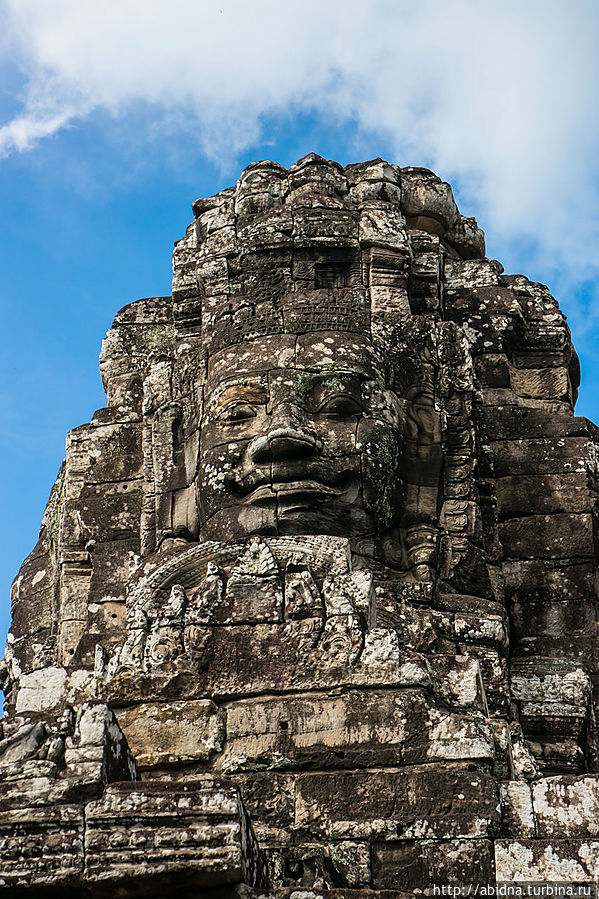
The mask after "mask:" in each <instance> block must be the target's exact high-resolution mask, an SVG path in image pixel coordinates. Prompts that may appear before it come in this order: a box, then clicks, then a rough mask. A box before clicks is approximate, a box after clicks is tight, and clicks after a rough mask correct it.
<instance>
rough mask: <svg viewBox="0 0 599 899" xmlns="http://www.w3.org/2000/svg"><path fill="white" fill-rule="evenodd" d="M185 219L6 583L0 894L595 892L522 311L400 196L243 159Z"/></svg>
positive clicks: (577, 715)
mask: <svg viewBox="0 0 599 899" xmlns="http://www.w3.org/2000/svg"><path fill="white" fill-rule="evenodd" d="M193 212H194V216H195V220H194V222H193V223H192V225H191V226H190V227H189V228H188V230H187V233H186V235H185V237H184V238H183V239H182V240H180V241H178V243H177V244H176V246H175V251H174V256H173V269H174V277H173V293H172V296H169V297H156V298H152V299H143V300H139V301H138V302H135V303H132V304H131V305H129V306H126V307H125V308H124V309H122V310H121V311H120V312H119V313H118V315H117V317H116V319H115V322H114V325H113V327H112V329H111V330H110V331H109V333H108V336H107V337H106V340H105V342H104V345H103V349H102V354H101V359H100V366H101V371H102V377H103V380H104V384H105V387H106V392H107V396H108V401H107V407H106V408H105V409H101V410H99V411H98V412H96V413H95V415H94V416H93V419H92V421H91V422H90V423H89V424H85V425H82V426H81V427H78V428H76V429H75V430H74V431H72V432H71V433H70V434H69V436H68V438H67V453H66V460H65V462H64V465H63V467H62V469H61V471H60V474H59V477H58V480H57V482H56V485H55V486H54V488H53V490H52V494H51V496H50V500H49V503H48V507H47V509H46V512H45V515H44V519H43V523H42V528H41V531H40V537H39V541H38V544H37V546H36V547H35V549H34V550H33V552H32V553H31V555H30V556H29V557H28V558H27V559H26V561H25V562H24V564H23V567H22V568H21V571H20V573H19V575H18V577H17V579H16V580H15V584H14V589H13V596H12V614H13V624H12V630H11V633H10V636H9V640H8V645H7V649H6V655H5V659H4V662H3V665H2V679H3V684H4V691H5V695H6V702H5V716H4V719H3V722H2V739H1V742H0V895H11V896H19V895H21V894H22V895H24V896H36V897H37V896H40V897H50V896H55V895H56V896H61V897H65V899H66V897H69V896H77V897H79V896H81V897H93V899H96V897H104V896H118V897H163V896H166V895H171V894H172V895H177V896H182V897H191V896H197V895H199V894H200V893H202V891H209V892H210V895H219V896H229V895H231V896H232V895H239V896H245V897H250V896H281V897H300V899H306V897H308V899H313V897H325V896H329V895H330V896H331V897H343V899H350V897H356V899H363V897H366V896H368V895H372V891H375V893H378V892H380V891H393V892H385V893H384V895H385V896H387V897H391V896H393V895H399V894H400V893H402V894H411V893H416V894H422V893H424V894H430V895H432V894H433V890H434V887H435V885H442V884H449V883H451V884H457V883H461V884H471V883H477V884H478V883H480V884H485V883H493V882H495V881H496V880H497V881H500V882H503V881H528V882H530V881H533V882H535V881H536V882H538V881H568V882H589V881H594V880H595V879H596V878H599V774H598V773H597V772H598V771H599V736H598V733H597V726H596V717H597V713H596V703H597V700H598V696H597V689H596V688H597V684H598V675H599V669H598V664H599V660H598V652H597V649H598V641H597V582H596V564H595V563H596V554H597V543H596V528H597V522H596V517H595V509H596V493H597V471H598V469H597V454H596V446H597V442H598V431H597V428H596V427H595V426H594V425H593V424H591V423H590V422H588V421H587V420H586V419H583V418H576V417H574V414H573V406H574V401H575V398H576V389H577V385H578V383H579V368H578V362H577V357H576V354H575V353H574V350H573V348H572V344H571V340H570V333H569V331H568V328H567V326H566V322H565V319H564V316H563V315H562V313H561V312H560V310H559V307H558V305H557V303H556V301H555V300H554V299H553V298H552V296H551V295H550V293H549V291H548V290H547V288H545V287H544V286H543V285H541V284H536V283H531V282H530V281H528V280H527V279H526V278H525V277H523V276H521V275H505V274H504V272H503V268H502V266H501V265H500V264H499V263H498V262H496V261H494V260H492V259H487V258H485V244H484V237H483V234H482V232H481V231H480V229H479V228H478V227H477V225H476V223H475V221H474V220H473V219H471V218H464V217H463V216H462V215H460V213H459V211H458V209H457V207H456V204H455V202H454V199H453V196H452V193H451V189H450V187H449V185H448V184H446V183H444V182H442V181H441V180H440V179H439V178H438V177H436V176H435V175H434V174H433V173H432V172H430V171H428V170H425V169H418V168H398V167H397V166H395V165H389V164H388V163H386V162H383V161H381V160H380V159H377V160H374V161H372V162H365V163H359V164H357V165H349V166H346V167H345V168H343V167H341V166H340V165H337V164H336V163H334V162H327V161H325V160H324V159H322V158H320V157H319V156H316V155H314V154H311V155H309V156H307V157H305V158H304V159H301V160H300V161H299V162H297V163H296V164H295V165H293V166H291V168H290V169H289V170H286V169H284V168H283V167H281V166H280V165H277V164H275V163H273V162H257V163H254V164H252V165H250V166H248V168H246V169H245V171H244V172H243V173H242V174H241V177H240V179H239V181H238V183H237V184H236V186H235V187H232V188H230V189H228V190H224V191H222V192H221V193H219V194H217V195H216V196H214V197H210V198H209V199H202V200H198V201H196V203H194V205H193ZM206 895H208V894H206Z"/></svg>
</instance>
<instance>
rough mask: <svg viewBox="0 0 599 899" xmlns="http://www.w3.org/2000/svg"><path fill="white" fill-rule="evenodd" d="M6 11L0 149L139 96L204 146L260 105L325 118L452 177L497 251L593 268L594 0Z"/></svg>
mask: <svg viewBox="0 0 599 899" xmlns="http://www.w3.org/2000/svg"><path fill="white" fill-rule="evenodd" d="M2 13H3V18H4V20H5V35H4V39H3V41H2V44H3V47H2V48H0V49H2V50H3V52H4V54H5V55H7V56H8V57H9V59H11V60H12V62H13V64H14V65H17V66H19V67H20V69H21V72H22V77H23V83H24V88H23V99H22V108H21V110H20V111H19V113H18V114H17V115H16V116H15V117H14V118H13V119H12V120H10V121H8V122H6V123H5V124H4V125H2V126H1V127H0V154H8V153H11V152H14V151H16V150H17V151H18V150H28V149H30V148H32V147H33V146H35V144H36V143H37V142H38V141H40V140H42V139H43V138H44V137H46V136H48V135H51V134H54V133H56V132H58V131H59V130H60V129H61V128H64V127H65V126H67V125H68V124H69V123H71V122H75V121H79V120H82V119H84V118H85V117H86V116H88V115H89V114H90V113H92V112H93V111H96V110H101V111H108V112H109V113H110V114H111V115H113V116H116V117H119V116H126V115H127V113H128V112H129V111H130V110H131V109H133V108H134V107H135V106H137V105H139V104H140V103H142V104H145V105H146V106H147V108H148V110H150V111H151V118H152V122H151V123H149V124H150V127H151V126H152V125H153V126H155V125H156V122H157V121H161V120H163V121H167V120H168V121H169V122H170V123H171V127H172V122H173V120H175V121H176V120H177V119H178V118H179V117H180V120H181V122H182V123H184V124H183V125H182V127H184V128H185V129H186V130H187V132H188V133H189V131H190V130H195V131H196V132H197V135H198V140H199V143H200V146H201V147H202V150H203V152H204V153H207V154H210V153H212V154H219V153H225V152H229V153H231V152H232V153H236V152H239V151H240V150H242V149H246V148H247V147H250V146H251V145H252V143H254V142H255V141H256V140H257V137H258V135H259V133H260V122H261V118H263V117H264V116H265V115H272V114H276V113H278V112H284V111H288V110H289V109H291V110H295V111H315V112H317V113H320V114H321V115H325V116H329V117H332V118H333V119H334V120H335V121H336V122H341V121H343V120H347V119H353V120H355V121H356V122H357V124H358V126H359V127H361V128H363V129H365V130H374V131H377V132H379V133H383V134H384V135H385V136H386V138H387V140H388V141H390V142H391V145H392V146H393V147H394V149H395V153H396V157H395V158H396V160H397V161H399V162H400V163H405V162H406V161H410V162H417V161H426V162H427V163H428V164H430V165H431V167H432V168H434V169H435V170H437V171H438V172H439V173H440V174H443V175H444V176H445V177H448V178H450V179H454V180H457V182H458V183H459V184H460V185H462V186H463V190H464V195H465V196H467V197H468V199H472V206H473V207H475V208H476V210H477V212H478V213H479V216H480V218H481V221H482V224H483V225H486V226H487V228H490V229H491V230H492V231H493V233H494V234H495V235H496V236H497V240H498V242H499V244H502V238H501V236H502V235H512V236H514V235H515V236H524V237H527V238H530V239H532V238H534V239H535V240H536V241H537V246H538V250H539V253H540V254H543V255H544V261H542V262H541V265H542V267H543V266H544V267H548V269H551V267H552V266H553V267H554V268H555V270H556V271H557V270H558V269H562V270H563V269H564V267H566V268H567V269H568V271H569V272H570V274H571V277H572V278H574V277H585V276H586V277H593V276H595V275H596V274H597V264H596V262H595V260H594V258H593V254H594V247H595V246H596V243H597V239H598V238H599V222H598V219H597V216H596V215H595V214H594V210H595V209H596V208H597V201H598V199H599V191H598V177H597V176H598V174H599V163H598V162H597V159H598V157H597V138H598V136H599V135H598V132H599V127H598V125H599V116H598V115H597V112H596V96H595V94H596V85H597V82H598V80H599V79H598V75H599V62H598V56H597V53H596V47H595V42H596V36H597V33H598V29H597V25H598V24H599V6H598V5H597V4H596V3H595V2H594V0H590V2H585V0H570V2H568V3H565V2H563V0H526V2H521V0H519V2H514V0H501V2H495V3H491V2H488V0H418V2H414V0H252V2H247V0H215V2H208V0H169V2H168V3H166V2H164V0H103V2H102V3H101V4H100V3H98V2H97V0H4V3H3V6H2ZM473 186H475V187H476V190H474V187H473ZM506 239H507V238H506Z"/></svg>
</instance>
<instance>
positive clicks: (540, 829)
mask: <svg viewBox="0 0 599 899" xmlns="http://www.w3.org/2000/svg"><path fill="white" fill-rule="evenodd" d="M532 800H533V806H534V815H535V821H536V825H537V836H538V837H546V838H555V837H558V838H561V837H563V836H564V835H565V834H567V835H568V837H575V838H578V837H597V836H598V835H599V775H592V774H589V775H583V776H580V777H575V776H571V775H565V774H564V775H561V776H559V777H544V778H542V780H538V781H536V782H535V783H533V784H532Z"/></svg>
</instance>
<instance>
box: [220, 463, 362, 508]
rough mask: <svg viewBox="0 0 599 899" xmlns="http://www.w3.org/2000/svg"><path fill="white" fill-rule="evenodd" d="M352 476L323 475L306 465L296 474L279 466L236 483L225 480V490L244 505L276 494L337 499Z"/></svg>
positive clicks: (295, 469)
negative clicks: (243, 502) (242, 499)
mask: <svg viewBox="0 0 599 899" xmlns="http://www.w3.org/2000/svg"><path fill="white" fill-rule="evenodd" d="M317 472H318V473H317ZM298 475H299V477H298ZM314 475H317V476H316V477H314ZM323 476H324V477H323ZM355 476H356V472H353V471H347V470H344V471H334V470H333V471H325V472H323V471H322V469H321V468H320V469H316V466H311V465H310V464H309V463H308V464H304V465H302V466H301V471H299V472H298V466H297V465H290V464H285V463H280V464H277V465H272V468H271V467H270V466H269V467H268V468H260V469H253V470H252V471H250V472H247V473H246V474H245V475H243V476H242V477H241V478H240V479H236V478H235V479H233V478H230V479H227V486H228V489H229V490H230V491H231V492H232V493H234V494H236V495H237V496H239V497H243V498H244V499H245V500H246V501H248V502H251V503H252V502H265V501H267V500H268V499H271V500H272V499H274V498H275V497H276V495H277V494H278V495H292V494H293V495H295V496H298V495H300V494H305V495H306V496H308V495H310V496H312V497H314V496H315V495H320V496H338V495H339V494H341V493H344V492H345V491H346V490H347V488H348V487H349V486H350V484H351V483H352V481H353V480H354V479H355Z"/></svg>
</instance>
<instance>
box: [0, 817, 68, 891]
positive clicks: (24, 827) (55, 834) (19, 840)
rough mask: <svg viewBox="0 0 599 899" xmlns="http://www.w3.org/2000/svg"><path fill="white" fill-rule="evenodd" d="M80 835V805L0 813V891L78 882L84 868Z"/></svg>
mask: <svg viewBox="0 0 599 899" xmlns="http://www.w3.org/2000/svg"><path fill="white" fill-rule="evenodd" d="M83 833H84V824H83V808H82V806H80V805H47V806H44V807H42V808H27V807H22V806H21V807H20V808H13V809H7V810H4V811H2V812H0V891H1V892H4V891H5V890H6V891H8V890H11V889H16V888H17V887H23V888H24V887H29V888H32V887H37V888H38V889H41V887H42V886H43V885H67V884H70V883H72V881H73V880H76V879H78V877H79V876H80V875H81V873H82V871H83V864H84V860H83ZM6 894H7V895H9V893H8V892H7V893H6Z"/></svg>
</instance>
